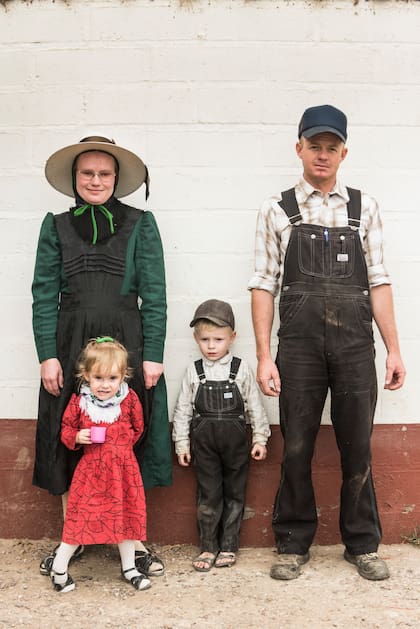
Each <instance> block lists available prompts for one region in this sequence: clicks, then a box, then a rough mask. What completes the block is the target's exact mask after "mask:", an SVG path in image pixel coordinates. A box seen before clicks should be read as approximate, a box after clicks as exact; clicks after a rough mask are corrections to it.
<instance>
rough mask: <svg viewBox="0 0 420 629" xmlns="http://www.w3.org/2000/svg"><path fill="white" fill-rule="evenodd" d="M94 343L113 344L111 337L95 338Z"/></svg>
mask: <svg viewBox="0 0 420 629" xmlns="http://www.w3.org/2000/svg"><path fill="white" fill-rule="evenodd" d="M95 341H96V343H113V342H114V339H113V338H112V336H97V337H96V339H95Z"/></svg>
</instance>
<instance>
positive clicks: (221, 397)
mask: <svg viewBox="0 0 420 629" xmlns="http://www.w3.org/2000/svg"><path fill="white" fill-rule="evenodd" d="M240 363H241V360H240V358H235V357H234V358H232V362H231V367H230V374H229V380H218V381H215V380H206V376H205V374H204V367H203V361H202V360H197V361H196V362H195V363H194V364H195V368H196V371H197V375H198V378H199V380H200V384H199V385H198V389H197V393H196V396H195V400H194V411H193V418H192V421H191V453H192V461H193V465H194V466H195V471H196V476H197V520H198V528H199V532H200V548H201V551H207V552H211V553H217V552H218V551H219V550H221V551H232V552H235V551H236V550H238V545H239V531H240V527H241V523H242V516H243V511H244V505H245V493H246V481H247V472H248V462H249V457H248V450H249V448H248V437H247V432H246V422H245V414H244V402H243V400H242V396H241V393H240V391H239V389H238V386H237V384H236V382H235V378H236V376H237V373H238V369H239V365H240Z"/></svg>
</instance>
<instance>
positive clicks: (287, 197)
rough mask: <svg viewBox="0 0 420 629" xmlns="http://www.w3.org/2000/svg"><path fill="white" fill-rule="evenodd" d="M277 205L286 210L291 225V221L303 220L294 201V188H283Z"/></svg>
mask: <svg viewBox="0 0 420 629" xmlns="http://www.w3.org/2000/svg"><path fill="white" fill-rule="evenodd" d="M279 205H280V207H281V208H283V210H284V211H285V212H286V214H287V217H288V219H289V221H290V223H291V224H292V225H293V223H297V222H298V221H302V220H303V218H302V215H301V213H300V210H299V206H298V203H297V201H296V194H295V189H294V188H290V190H285V191H284V192H282V193H281V201H279Z"/></svg>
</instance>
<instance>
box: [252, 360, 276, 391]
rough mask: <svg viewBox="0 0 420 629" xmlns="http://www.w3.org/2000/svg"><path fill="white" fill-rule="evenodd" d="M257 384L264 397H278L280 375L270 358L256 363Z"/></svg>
mask: <svg viewBox="0 0 420 629" xmlns="http://www.w3.org/2000/svg"><path fill="white" fill-rule="evenodd" d="M257 382H258V385H259V387H260V389H261V391H262V392H263V393H264V395H269V396H270V397H278V396H279V395H280V388H281V383H280V375H279V371H278V369H277V366H276V364H275V363H274V362H273V360H272V359H271V358H265V359H261V360H259V361H258V367H257Z"/></svg>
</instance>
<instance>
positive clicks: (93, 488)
mask: <svg viewBox="0 0 420 629" xmlns="http://www.w3.org/2000/svg"><path fill="white" fill-rule="evenodd" d="M127 362H128V356H127V351H126V349H125V348H124V347H123V346H122V345H121V344H120V343H118V342H117V341H115V340H114V339H112V338H110V337H100V338H97V339H94V340H91V341H89V343H88V344H87V345H86V347H85V348H84V350H83V351H82V354H81V357H80V362H79V373H78V374H77V375H78V377H79V378H80V382H81V388H80V394H79V395H75V394H73V396H72V397H71V399H70V402H69V404H68V406H67V408H66V410H65V411H64V415H63V419H62V427H61V441H62V442H63V443H64V445H65V446H66V447H67V448H69V449H70V450H77V449H79V448H81V447H83V456H82V458H81V459H80V461H79V463H78V465H77V468H76V471H75V473H74V476H73V480H72V483H71V487H70V493H69V500H68V505H67V511H66V517H65V521H64V528H63V540H62V542H61V544H60V546H59V548H58V549H57V552H56V555H55V558H54V562H53V565H52V570H51V580H52V582H53V585H54V589H55V590H56V591H57V592H70V591H71V590H74V587H75V585H74V581H73V579H72V578H71V576H70V575H69V574H68V572H67V567H68V564H69V561H70V559H71V557H72V555H73V553H74V551H75V550H76V548H77V547H78V546H79V545H81V544H118V549H119V552H120V556H121V572H122V576H123V578H124V579H125V580H126V581H128V582H129V583H131V585H132V586H133V587H134V588H135V589H136V590H145V589H147V588H149V587H150V585H151V583H150V581H149V579H148V578H147V577H146V576H145V575H144V574H141V573H140V572H139V571H138V570H137V569H136V568H135V542H134V540H137V539H146V504H145V497H144V490H143V481H142V479H141V476H140V471H139V466H138V463H137V460H136V458H135V456H134V452H133V445H134V444H135V443H136V442H137V441H138V439H139V438H140V436H141V434H142V432H143V411H142V407H141V404H140V401H139V399H138V397H137V394H136V393H135V392H134V391H133V390H132V389H130V388H129V387H128V385H127V383H126V382H125V379H126V378H127V377H128V367H127ZM99 427H102V429H105V436H104V437H102V438H104V441H103V442H102V443H100V442H97V440H98V437H97V435H96V434H95V433H96V432H98V431H97V428H99Z"/></svg>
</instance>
